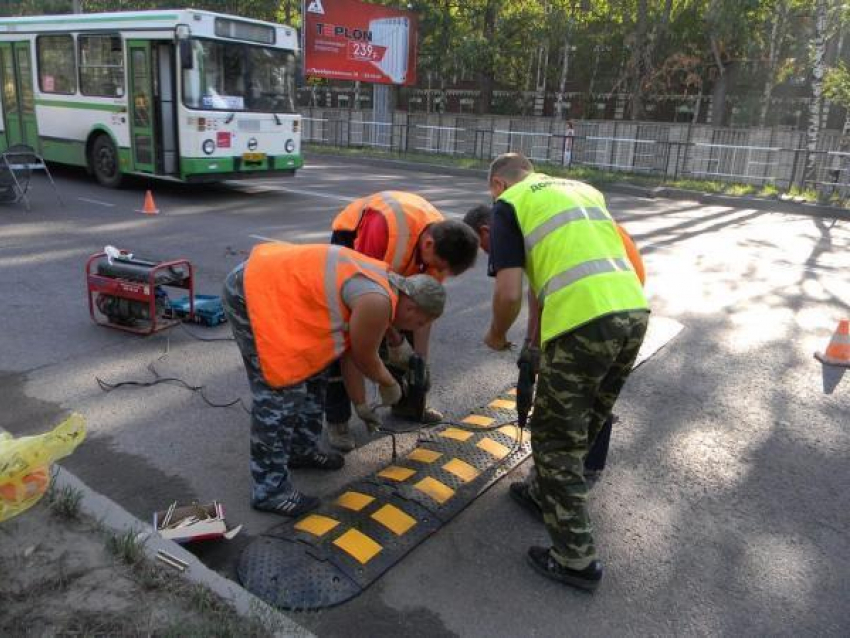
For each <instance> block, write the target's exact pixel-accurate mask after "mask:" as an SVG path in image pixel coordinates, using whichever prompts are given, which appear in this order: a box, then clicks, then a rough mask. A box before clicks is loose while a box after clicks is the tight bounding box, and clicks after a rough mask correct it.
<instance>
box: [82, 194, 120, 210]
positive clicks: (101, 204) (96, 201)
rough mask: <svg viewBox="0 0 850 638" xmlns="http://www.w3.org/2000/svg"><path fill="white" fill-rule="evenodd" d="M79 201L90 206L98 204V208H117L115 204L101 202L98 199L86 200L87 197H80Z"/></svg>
mask: <svg viewBox="0 0 850 638" xmlns="http://www.w3.org/2000/svg"><path fill="white" fill-rule="evenodd" d="M77 199H78V200H80V201H81V202H86V203H88V204H97V205H98V206H107V207H109V208H114V207H115V204H110V203H109V202H101V201H99V200H97V199H86V198H85V197H78V198H77Z"/></svg>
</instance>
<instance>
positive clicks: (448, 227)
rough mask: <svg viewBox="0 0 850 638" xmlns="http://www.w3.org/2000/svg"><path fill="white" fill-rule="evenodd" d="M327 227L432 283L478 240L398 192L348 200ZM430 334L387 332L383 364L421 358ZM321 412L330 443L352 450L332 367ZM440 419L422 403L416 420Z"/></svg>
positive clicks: (458, 268)
mask: <svg viewBox="0 0 850 638" xmlns="http://www.w3.org/2000/svg"><path fill="white" fill-rule="evenodd" d="M332 231H333V234H332V236H331V243H332V244H336V245H340V246H346V247H348V248H353V249H354V250H356V251H357V252H359V253H361V254H363V255H366V256H367V257H372V258H374V259H380V260H381V261H383V262H385V263H387V264H388V265H389V266H390V268H391V270H392V271H393V272H396V273H398V274H400V275H404V276H410V275H415V274H418V273H427V274H429V275H431V276H433V277H434V278H436V279H437V280H438V281H443V280H444V279H445V277H447V276H449V275H459V274H461V273H462V272H464V271H466V270H467V269H469V268H470V267H471V266H472V265H473V264H474V263H475V257H476V254H477V252H478V238H477V237H476V235H475V233H473V232H472V231H471V230H470V228H469V227H468V226H467V225H466V224H464V223H463V222H460V221H456V220H447V219H445V218H444V217H443V215H442V214H441V213H440V212H439V211H438V210H437V209H436V208H435V207H434V206H432V205H431V203H430V202H428V201H427V200H426V199H424V198H423V197H420V196H419V195H415V194H413V193H407V192H403V191H382V192H379V193H374V194H372V195H368V196H366V197H361V198H360V199H357V200H355V201H353V202H352V203H351V204H349V205H348V206H346V207H345V208H344V209H343V210H342V211H341V212H340V213H339V215H337V217H336V218H335V219H334V221H333V225H332ZM430 334H431V326H430V325H428V326H426V327H425V328H423V329H422V330H419V331H416V332H414V333H413V334H408V335H402V334H400V333H399V332H398V331H395V330H390V331H389V332H388V333H387V346H388V348H387V350H388V363H389V364H390V365H391V366H393V367H394V368H395V369H398V370H405V369H406V368H407V366H408V362H409V361H410V357H411V355H413V354H414V353H416V354H418V355H420V356H421V357H422V358H423V359H425V360H426V361H427V358H428V345H429V341H430ZM428 376H429V377H430V375H428ZM397 408H398V409H394V411H393V412H394V414H396V415H397V416H404V410H403V405H400V406H397ZM325 414H326V417H327V422H328V441H329V442H330V444H331V445H332V446H333V447H335V448H337V449H339V450H343V451H349V450H352V449H354V438H353V436H352V435H351V431H350V429H349V425H348V421H349V419H350V417H351V407H350V401H349V398H348V396H347V395H346V393H345V387H344V385H343V383H342V382H341V377H340V375H339V371H338V370H336V369H332V370H331V381H330V384H329V385H328V396H327V404H326V412H325ZM442 418H443V415H442V414H440V413H439V412H437V411H436V410H434V409H433V408H430V407H428V408H426V409H425V413H424V415H423V417H422V420H423V422H425V423H436V422H439V421H440V420H441V419H442Z"/></svg>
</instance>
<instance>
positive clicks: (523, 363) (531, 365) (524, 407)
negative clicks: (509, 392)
mask: <svg viewBox="0 0 850 638" xmlns="http://www.w3.org/2000/svg"><path fill="white" fill-rule="evenodd" d="M534 359H535V355H534V353H533V352H532V351H531V349H530V348H523V351H522V353H520V356H519V360H518V361H517V367H518V368H519V379H518V380H517V384H516V411H517V424H518V425H519V427H520V428H525V426H526V425H527V424H528V413H529V412H530V411H531V402H532V400H533V398H534V382H535V379H536V377H537V372H536V370H535V368H536V366H535V361H534Z"/></svg>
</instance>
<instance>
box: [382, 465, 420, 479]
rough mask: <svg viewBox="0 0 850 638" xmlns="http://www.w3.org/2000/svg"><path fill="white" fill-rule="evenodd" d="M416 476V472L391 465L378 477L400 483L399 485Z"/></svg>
mask: <svg viewBox="0 0 850 638" xmlns="http://www.w3.org/2000/svg"><path fill="white" fill-rule="evenodd" d="M414 474H416V470H411V469H410V468H408V467H399V466H398V465H390V466H389V467H386V468H384V469H383V470H381V471H380V472H378V476H380V477H381V478H385V479H389V480H391V481H398V482H399V483H401V482H402V481H406V480H407V479H409V478H410V477H411V476H413V475H414Z"/></svg>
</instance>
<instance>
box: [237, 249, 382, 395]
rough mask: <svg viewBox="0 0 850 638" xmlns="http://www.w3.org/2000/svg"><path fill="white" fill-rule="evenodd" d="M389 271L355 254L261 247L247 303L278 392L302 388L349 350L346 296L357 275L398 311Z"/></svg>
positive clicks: (248, 278) (268, 376)
mask: <svg viewBox="0 0 850 638" xmlns="http://www.w3.org/2000/svg"><path fill="white" fill-rule="evenodd" d="M388 268H389V267H388V266H387V264H385V263H384V262H382V261H379V260H377V259H371V258H370V257H366V256H364V255H361V254H360V253H357V252H355V251H353V250H351V249H350V248H343V247H342V246H330V245H312V246H311V245H309V244H303V245H295V244H278V243H274V244H260V245H258V246H255V247H254V250H253V251H251V256H250V257H249V258H248V262H247V263H246V265H245V302H246V304H247V306H248V316H249V317H250V318H251V328H252V329H253V332H254V340H255V342H256V344H257V354H258V355H259V358H260V368H261V369H262V371H263V377H264V378H265V380H266V383H268V384H269V385H270V386H271V387H273V388H280V387H284V386H289V385H293V384H295V383H299V382H301V381H303V380H304V379H307V378H309V377H312V376H313V375H314V374H316V373H317V372H321V371H322V370H323V369H324V368H326V367H327V366H328V365H330V364H331V363H332V362H334V361H336V360H337V359H338V358H339V357H340V356H342V354H343V353H344V352H345V351H346V350H348V349H349V347H350V346H351V342H350V338H349V334H348V321H349V319H350V318H351V311H350V310H349V309H348V307H347V306H346V305H345V304H344V303H343V300H342V288H343V286H344V285H345V283H346V282H347V281H348V280H349V279H351V278H352V277H355V276H357V275H362V276H364V277H367V278H369V279H371V280H372V281H374V282H376V283H377V284H379V285H380V286H381V287H382V288H383V289H384V290H386V291H387V295H388V296H389V298H390V302H391V303H392V314H393V315H395V309H396V304H397V303H398V296H397V295H396V293H395V290H394V289H393V288H391V287H390V284H389V281H388V277H387V271H388Z"/></svg>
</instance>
